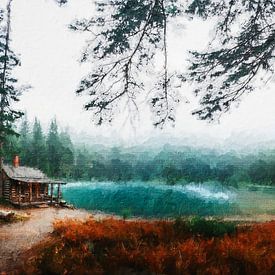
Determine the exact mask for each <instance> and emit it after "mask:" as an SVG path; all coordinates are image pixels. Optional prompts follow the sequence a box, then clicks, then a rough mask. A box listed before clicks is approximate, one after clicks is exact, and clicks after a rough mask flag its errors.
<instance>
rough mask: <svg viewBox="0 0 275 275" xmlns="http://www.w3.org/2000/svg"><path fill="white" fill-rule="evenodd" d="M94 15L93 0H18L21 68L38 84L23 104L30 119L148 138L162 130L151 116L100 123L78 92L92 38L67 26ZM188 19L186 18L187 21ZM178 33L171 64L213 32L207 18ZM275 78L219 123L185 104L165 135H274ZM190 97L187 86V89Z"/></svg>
mask: <svg viewBox="0 0 275 275" xmlns="http://www.w3.org/2000/svg"><path fill="white" fill-rule="evenodd" d="M92 14H93V0H70V1H69V4H68V5H66V6H65V7H63V8H60V7H58V6H57V5H56V4H55V3H54V1H52V0H14V1H13V9H12V39H13V41H12V46H13V48H14V50H15V51H16V53H18V54H19V56H20V58H21V62H22V66H21V67H20V68H18V70H17V71H16V75H17V76H18V77H19V79H20V82H21V83H22V84H30V85H32V86H33V88H32V89H31V90H30V91H29V92H27V93H25V94H24V95H23V96H22V98H21V102H20V107H21V108H22V109H25V110H26V111H27V113H28V116H29V118H30V119H33V118H34V117H35V116H36V117H38V119H40V120H41V121H42V122H43V124H45V123H47V122H48V121H49V120H50V119H51V118H52V117H54V116H56V117H57V119H58V121H59V122H60V123H61V124H62V125H63V126H69V127H70V128H72V129H75V130H77V131H78V132H81V131H85V132H87V133H90V134H93V135H94V134H102V135H106V136H110V135H111V136H114V137H115V136H116V137H122V138H123V139H125V140H130V139H131V140H135V141H139V140H143V139H144V138H146V137H149V136H154V135H162V134H160V131H155V130H154V129H153V127H152V126H151V119H150V115H149V114H146V116H143V115H141V117H140V122H137V123H136V127H135V128H133V127H132V126H129V125H128V124H127V123H125V116H124V117H123V116H122V117H121V119H120V120H119V121H118V122H117V123H115V124H114V125H113V127H107V126H105V127H102V128H98V127H95V126H94V125H93V124H92V122H91V119H90V118H91V117H90V114H89V113H88V112H86V111H84V110H83V104H84V102H85V97H84V96H83V97H77V96H76V95H75V89H76V87H77V85H78V83H79V81H80V79H81V78H82V77H83V76H85V73H87V72H88V71H89V69H92V64H87V65H80V63H79V58H80V55H81V51H82V49H83V48H84V47H85V40H87V39H88V38H89V37H88V36H86V35H83V34H77V33H74V32H71V31H69V30H68V29H67V25H68V24H69V23H70V22H71V21H72V20H73V19H75V18H81V17H89V16H91V15H92ZM184 23H185V22H184ZM173 29H174V30H175V32H174V33H173V34H170V37H169V52H170V54H171V56H170V64H171V66H172V67H176V68H179V69H181V68H184V66H185V65H186V62H185V59H186V51H187V49H192V48H201V49H203V48H205V47H206V44H207V41H208V38H209V36H211V31H210V29H209V27H208V26H207V25H206V24H205V23H201V22H192V23H191V24H186V23H185V28H184V29H183V27H182V26H181V25H180V26H173ZM274 88H275V83H274V81H273V82H272V83H270V84H269V86H268V87H264V88H262V89H261V90H258V91H255V92H254V93H253V94H251V95H248V96H246V97H245V98H244V99H243V101H242V102H241V105H240V106H239V108H233V109H232V111H231V113H229V114H225V115H224V116H223V118H222V119H221V121H220V123H216V124H214V125H213V124H209V123H207V122H204V121H198V120H196V119H195V118H194V117H192V116H191V114H190V112H191V110H192V106H190V105H186V104H183V105H181V106H180V108H179V109H178V113H177V125H176V127H175V128H173V129H171V128H168V129H166V130H164V131H163V132H162V133H163V134H167V133H169V134H171V135H173V136H178V137H180V136H183V135H184V136H186V135H194V134H195V135H197V136H213V137H216V138H218V139H224V138H227V137H230V136H235V137H236V136H238V135H239V133H242V135H243V136H245V139H243V140H242V142H244V143H245V142H248V141H249V140H247V137H248V136H251V135H252V134H253V136H259V138H260V139H262V140H266V139H275V108H274V106H275V93H274ZM184 95H186V96H188V88H187V89H186V90H185V91H184Z"/></svg>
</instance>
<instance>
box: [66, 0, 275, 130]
mask: <svg viewBox="0 0 275 275" xmlns="http://www.w3.org/2000/svg"><path fill="white" fill-rule="evenodd" d="M96 7H97V9H96V15H95V16H94V17H93V18H90V19H79V20H76V21H75V22H73V23H72V24H71V25H70V28H71V29H72V30H75V31H81V32H88V33H90V34H91V36H92V39H91V40H90V41H89V42H88V44H87V47H86V50H85V51H84V53H83V55H82V60H81V61H82V62H92V64H93V69H92V71H91V73H90V74H89V75H87V76H86V77H85V78H84V79H83V80H82V81H81V83H80V86H79V88H78V90H77V93H78V94H82V93H87V94H88V95H89V96H90V100H89V102H87V104H86V105H85V108H86V109H87V110H90V111H91V112H92V113H93V115H94V118H95V120H96V122H97V123H98V124H101V123H103V122H105V121H109V122H110V121H112V119H113V117H114V114H115V113H117V110H118V109H120V110H121V108H122V106H123V104H127V106H129V108H130V110H131V111H133V109H135V110H138V107H139V104H140V102H139V100H138V99H139V97H140V94H141V97H142V98H143V99H144V98H146V99H148V100H147V102H149V103H150V106H151V108H152V111H153V113H154V115H155V116H154V117H155V120H154V125H155V126H163V125H164V124H165V123H166V122H167V121H170V122H174V121H175V108H176V106H177V104H178V102H179V97H178V88H180V87H181V81H183V80H189V81H195V82H196V83H197V88H196V89H195V91H194V92H195V93H196V94H197V95H198V96H199V97H200V107H199V109H198V110H195V111H194V112H193V114H194V115H198V116H199V118H200V119H210V120H212V119H215V118H216V117H217V116H216V115H218V114H221V113H223V112H225V111H227V110H229V108H230V106H231V104H232V103H233V102H236V101H238V100H239V99H240V98H241V96H242V95H243V94H245V93H247V92H250V91H252V90H253V88H254V83H255V81H256V80H257V79H259V78H261V77H262V76H264V79H265V80H267V79H268V78H269V77H270V76H271V75H272V74H273V68H274V46H275V42H274V37H275V30H274V24H275V22H274V20H275V5H274V1H273V0H267V1H263V0H253V1H251V0H221V1H214V0H207V1H204V0H189V1H180V0H146V1H141V0H123V1H122V0H113V1H101V2H96ZM178 16H188V17H191V18H192V17H194V16H198V17H201V18H203V19H205V20H207V19H209V18H211V17H215V18H216V19H217V24H216V27H215V28H216V33H217V35H216V37H215V38H214V39H213V41H212V43H210V47H209V50H208V51H206V52H201V53H200V52H191V56H192V57H191V63H192V64H191V65H190V68H189V71H188V72H187V73H186V72H182V73H177V72H172V71H170V69H169V59H168V47H167V25H168V24H169V23H170V22H171V21H172V20H173V18H176V17H178ZM159 52H162V54H163V66H162V70H159V71H158V70H156V68H154V60H155V57H156V55H157V54H158V53H159ZM154 69H155V70H154ZM148 71H150V81H151V82H153V83H155V85H154V87H153V89H150V90H149V91H148V88H147V87H146V86H145V83H144V81H143V80H144V77H143V73H144V72H148ZM152 71H155V74H153V73H152ZM177 79H179V80H181V81H180V82H178V81H177ZM148 93H149V96H148Z"/></svg>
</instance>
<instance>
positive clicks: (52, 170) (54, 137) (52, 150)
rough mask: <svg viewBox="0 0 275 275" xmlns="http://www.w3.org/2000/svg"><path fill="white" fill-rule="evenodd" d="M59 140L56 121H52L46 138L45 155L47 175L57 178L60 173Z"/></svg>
mask: <svg viewBox="0 0 275 275" xmlns="http://www.w3.org/2000/svg"><path fill="white" fill-rule="evenodd" d="M60 145H61V144H60V140H59V134H58V126H57V122H56V119H53V120H52V121H51V124H50V129H49V133H48V137H47V154H48V161H49V171H48V173H49V175H50V176H55V177H57V176H58V175H59V172H60V162H61V154H60Z"/></svg>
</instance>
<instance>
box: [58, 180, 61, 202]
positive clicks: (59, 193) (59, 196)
mask: <svg viewBox="0 0 275 275" xmlns="http://www.w3.org/2000/svg"><path fill="white" fill-rule="evenodd" d="M60 199H61V188H60V183H58V185H57V202H58V203H59V202H60Z"/></svg>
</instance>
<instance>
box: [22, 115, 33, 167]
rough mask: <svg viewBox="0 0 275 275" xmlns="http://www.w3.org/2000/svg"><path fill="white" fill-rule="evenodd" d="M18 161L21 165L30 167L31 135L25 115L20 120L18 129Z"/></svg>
mask: <svg viewBox="0 0 275 275" xmlns="http://www.w3.org/2000/svg"><path fill="white" fill-rule="evenodd" d="M19 135H20V136H19V147H20V159H21V161H20V162H21V164H22V165H27V166H28V165H30V162H31V133H30V123H29V121H28V117H27V114H26V113H25V115H24V116H23V118H22V121H21V125H20V129H19Z"/></svg>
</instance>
